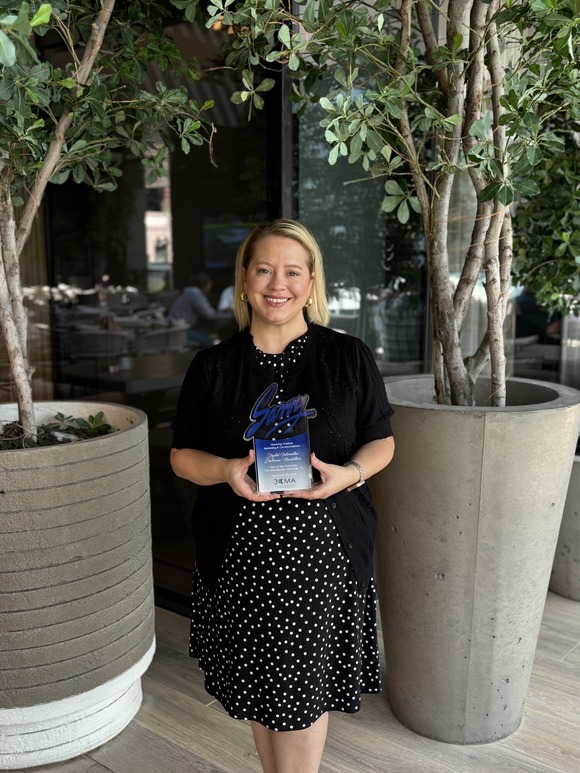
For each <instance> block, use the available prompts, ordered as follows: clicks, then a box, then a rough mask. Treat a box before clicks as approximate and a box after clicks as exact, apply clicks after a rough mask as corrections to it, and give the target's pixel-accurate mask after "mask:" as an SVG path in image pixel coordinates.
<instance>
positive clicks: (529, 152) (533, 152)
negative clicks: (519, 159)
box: [526, 145, 543, 166]
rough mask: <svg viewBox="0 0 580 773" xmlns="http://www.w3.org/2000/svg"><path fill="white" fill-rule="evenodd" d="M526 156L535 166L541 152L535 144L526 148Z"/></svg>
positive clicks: (541, 155) (539, 159)
mask: <svg viewBox="0 0 580 773" xmlns="http://www.w3.org/2000/svg"><path fill="white" fill-rule="evenodd" d="M526 158H527V159H528V161H529V162H530V164H531V165H532V166H536V165H537V164H539V163H540V161H541V160H542V158H543V153H542V151H541V150H540V148H539V147H538V146H537V145H533V146H531V147H529V148H526Z"/></svg>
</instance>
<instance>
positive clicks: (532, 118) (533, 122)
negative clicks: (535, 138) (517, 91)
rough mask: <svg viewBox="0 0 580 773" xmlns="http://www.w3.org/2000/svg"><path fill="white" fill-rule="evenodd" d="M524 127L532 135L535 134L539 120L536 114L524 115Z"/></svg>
mask: <svg viewBox="0 0 580 773" xmlns="http://www.w3.org/2000/svg"><path fill="white" fill-rule="evenodd" d="M524 126H526V128H528V129H529V130H530V131H531V132H533V133H534V134H536V133H537V131H538V129H539V128H540V119H539V118H538V116H537V115H536V113H532V112H531V111H530V112H528V113H526V114H525V115H524Z"/></svg>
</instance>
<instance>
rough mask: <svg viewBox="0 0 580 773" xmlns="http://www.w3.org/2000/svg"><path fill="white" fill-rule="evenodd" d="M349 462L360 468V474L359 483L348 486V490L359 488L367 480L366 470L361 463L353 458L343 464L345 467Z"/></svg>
mask: <svg viewBox="0 0 580 773" xmlns="http://www.w3.org/2000/svg"><path fill="white" fill-rule="evenodd" d="M349 464H352V466H353V467H356V469H357V470H358V475H359V479H358V483H355V484H354V485H353V486H349V487H348V488H347V491H354V489H355V488H358V487H359V486H362V485H363V484H364V482H365V471H364V470H363V468H362V467H361V465H360V464H359V463H358V462H355V461H354V460H353V459H351V460H350V461H349V462H345V463H344V464H343V465H342V466H343V467H348V466H349Z"/></svg>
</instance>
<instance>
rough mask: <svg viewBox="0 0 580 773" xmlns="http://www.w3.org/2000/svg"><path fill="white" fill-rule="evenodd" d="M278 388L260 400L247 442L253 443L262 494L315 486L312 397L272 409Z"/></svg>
mask: <svg viewBox="0 0 580 773" xmlns="http://www.w3.org/2000/svg"><path fill="white" fill-rule="evenodd" d="M277 392H278V384H275V383H274V384H271V385H270V386H269V387H268V388H267V389H266V390H265V391H264V392H263V393H262V394H261V395H260V397H258V399H257V400H256V402H255V403H254V406H253V408H252V411H251V413H250V424H249V425H248V427H247V429H246V431H245V432H244V440H252V441H253V443H254V451H255V454H256V484H257V486H258V491H259V493H260V494H265V493H271V494H273V493H277V492H282V491H300V490H304V489H309V488H310V487H311V486H312V468H311V466H310V436H309V434H308V419H313V418H314V417H315V416H316V410H315V409H313V408H307V405H308V400H309V396H308V395H296V396H295V397H291V398H290V399H288V400H285V401H284V402H282V403H279V404H278V405H272V403H273V402H274V400H275V397H276V394H277Z"/></svg>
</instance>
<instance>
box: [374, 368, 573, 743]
mask: <svg viewBox="0 0 580 773" xmlns="http://www.w3.org/2000/svg"><path fill="white" fill-rule="evenodd" d="M386 386H387V392H388V395H389V399H390V401H391V403H392V404H393V406H394V408H395V415H394V416H393V428H394V433H395V439H396V452H395V458H394V460H393V462H392V464H391V465H390V466H389V467H388V468H387V469H386V470H385V471H383V472H382V473H381V474H380V475H377V476H375V477H374V478H373V479H372V485H373V489H374V501H375V503H376V505H377V508H378V510H379V535H378V541H377V573H378V581H379V598H380V606H381V618H382V623H383V627H384V639H385V650H386V660H387V680H386V687H387V692H388V699H389V702H390V705H391V708H392V710H393V713H394V714H395V716H396V717H397V718H398V719H399V720H400V721H401V722H402V723H403V724H404V725H406V726H407V727H409V728H410V729H412V730H414V731H415V732H417V733H419V734H421V735H424V736H427V737H429V738H434V739H437V740H439V741H444V742H447V743H458V744H470V743H486V742H489V741H495V740H498V739H500V738H503V737H504V736H507V735H509V734H510V733H512V732H513V731H514V730H516V729H517V728H518V726H519V725H520V722H521V720H522V716H523V708H524V702H525V698H526V694H527V689H528V684H529V679H530V674H531V668H532V663H533V660H534V654H535V648H536V643H537V637H538V633H539V628H540V623H541V619H542V613H543V608H544V602H545V597H546V592H547V590H548V582H549V579H550V570H551V567H552V562H553V559H554V552H555V547H556V540H557V537H558V531H559V528H560V520H561V517H562V511H563V507H564V500H565V498H566V490H567V488H568V480H569V477H570V469H571V465H572V459H573V455H574V448H575V445H576V440H577V438H578V430H579V425H580V392H577V391H576V390H573V389H571V388H569V387H559V386H558V385H552V384H545V383H543V382H536V381H527V380H525V379H514V380H513V381H511V382H510V383H509V387H508V403H509V407H507V408H505V409H493V408H485V407H481V408H461V407H446V406H439V405H435V404H433V403H432V395H433V385H432V377H431V376H418V377H403V378H393V379H386ZM481 388H482V394H485V393H486V390H485V385H484V384H483V383H482V384H481Z"/></svg>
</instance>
